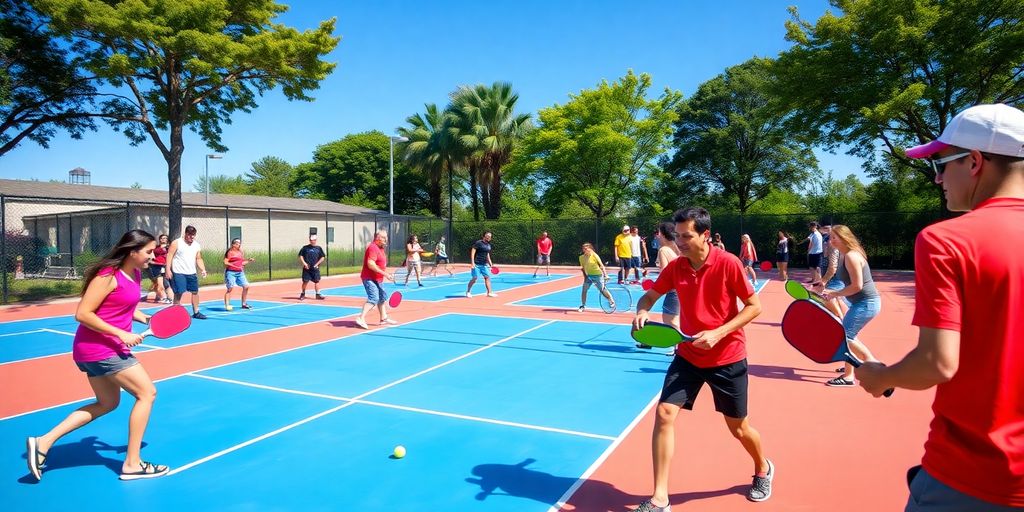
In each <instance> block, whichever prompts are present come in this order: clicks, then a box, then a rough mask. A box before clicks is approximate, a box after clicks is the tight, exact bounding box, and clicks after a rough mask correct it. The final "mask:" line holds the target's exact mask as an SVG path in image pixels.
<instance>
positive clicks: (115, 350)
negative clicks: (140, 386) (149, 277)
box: [71, 267, 142, 363]
mask: <svg viewBox="0 0 1024 512" xmlns="http://www.w3.org/2000/svg"><path fill="white" fill-rule="evenodd" d="M111 273H113V274H114V279H115V280H116V281H117V288H115V289H114V291H112V292H110V294H109V295H107V297H106V298H105V299H103V302H101V303H100V307H99V309H97V310H96V316H98V317H100V319H101V320H103V321H104V322H106V323H108V324H110V325H113V326H114V327H117V328H118V329H123V330H125V331H129V332H131V330H132V316H133V315H134V314H135V308H136V307H137V306H138V305H139V296H140V295H141V291H142V287H141V286H140V285H139V282H140V281H141V280H142V275H141V274H140V273H139V272H138V271H136V272H135V279H129V278H128V276H126V275H125V274H124V272H122V271H121V270H120V269H118V268H113V267H111V268H107V269H103V270H101V271H100V272H99V274H98V275H97V276H96V277H102V276H109V275H110V274H111ZM130 353H131V349H129V348H128V347H126V346H125V345H124V343H122V342H121V338H118V337H117V336H114V335H113V334H103V333H100V332H96V331H94V330H92V329H90V328H88V327H86V326H85V325H79V326H78V331H76V332H75V341H74V346H73V348H72V350H71V355H72V357H73V358H74V360H75V361H77V362H80V363H88V362H93V361H102V360H104V359H108V358H110V357H113V356H115V355H128V354H130Z"/></svg>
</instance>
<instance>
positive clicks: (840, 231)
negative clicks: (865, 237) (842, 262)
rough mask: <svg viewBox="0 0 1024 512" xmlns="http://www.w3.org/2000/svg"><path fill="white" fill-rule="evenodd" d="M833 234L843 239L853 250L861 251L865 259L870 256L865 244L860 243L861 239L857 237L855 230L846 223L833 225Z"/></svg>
mask: <svg viewBox="0 0 1024 512" xmlns="http://www.w3.org/2000/svg"><path fill="white" fill-rule="evenodd" d="M831 236H834V237H836V238H838V239H840V240H842V241H843V243H844V244H846V247H848V248H849V249H850V250H851V251H857V252H859V253H860V254H861V256H864V258H865V259H866V258H867V257H868V253H867V252H865V251H864V246H862V245H861V244H860V240H858V239H857V237H856V236H855V235H854V234H853V231H850V228H848V227H846V225H844V224H835V225H833V226H832V235H831Z"/></svg>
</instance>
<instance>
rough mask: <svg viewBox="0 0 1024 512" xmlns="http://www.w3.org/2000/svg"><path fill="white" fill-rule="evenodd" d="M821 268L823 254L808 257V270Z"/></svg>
mask: <svg viewBox="0 0 1024 512" xmlns="http://www.w3.org/2000/svg"><path fill="white" fill-rule="evenodd" d="M820 266H821V253H820V252H819V253H818V254H808V255H807V268H818V267H820Z"/></svg>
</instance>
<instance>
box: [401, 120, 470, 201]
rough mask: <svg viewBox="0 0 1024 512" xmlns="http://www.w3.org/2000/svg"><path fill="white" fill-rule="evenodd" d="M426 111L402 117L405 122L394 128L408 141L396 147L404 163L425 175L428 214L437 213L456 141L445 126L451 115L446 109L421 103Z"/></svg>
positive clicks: (451, 165) (452, 164) (452, 160)
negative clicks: (443, 183)
mask: <svg viewBox="0 0 1024 512" xmlns="http://www.w3.org/2000/svg"><path fill="white" fill-rule="evenodd" d="M425 107H426V112H425V113H423V114H414V115H411V116H409V117H408V118H406V120H405V122H406V123H407V124H408V126H405V127H401V128H399V129H398V133H399V134H400V135H402V136H403V137H406V138H407V139H409V140H408V142H404V143H402V144H401V145H400V146H399V147H400V151H401V152H402V154H403V155H404V157H403V158H404V160H405V162H406V164H408V165H409V166H410V167H413V168H416V169H418V170H419V172H420V174H422V175H424V176H426V177H427V196H428V199H429V209H430V213H431V214H432V215H437V216H440V215H441V188H442V183H441V180H442V178H449V183H451V182H452V180H451V178H452V176H451V173H452V172H453V170H454V169H453V168H454V167H455V158H456V157H455V151H457V148H456V147H455V144H456V141H455V140H454V139H453V138H452V137H451V136H450V133H449V127H450V124H451V122H452V121H453V120H454V117H453V116H452V115H451V113H450V112H448V111H446V110H441V109H439V108H437V105H436V104H433V103H430V104H427V105H425Z"/></svg>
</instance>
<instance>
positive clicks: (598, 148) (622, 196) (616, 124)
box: [515, 71, 682, 218]
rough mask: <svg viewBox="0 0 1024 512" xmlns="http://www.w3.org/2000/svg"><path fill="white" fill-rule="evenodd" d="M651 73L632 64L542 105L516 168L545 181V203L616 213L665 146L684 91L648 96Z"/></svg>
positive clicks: (541, 183)
mask: <svg viewBox="0 0 1024 512" xmlns="http://www.w3.org/2000/svg"><path fill="white" fill-rule="evenodd" d="M650 87H651V77H650V75H647V74H646V73H645V74H640V75H636V74H634V73H633V72H632V71H630V72H628V73H627V74H626V76H624V77H622V78H620V79H619V80H617V81H615V82H612V83H609V82H607V81H603V82H601V84H600V85H598V87H597V88H596V89H587V90H583V91H581V92H580V93H579V94H574V95H571V96H570V99H569V101H568V102H567V103H566V104H565V105H555V106H552V107H549V108H545V109H541V111H540V113H539V116H538V117H539V119H540V123H539V126H538V128H537V129H536V130H533V131H532V132H530V133H529V134H528V135H527V136H526V137H525V139H524V141H523V147H522V151H521V152H520V153H518V154H517V160H518V161H517V163H516V165H515V172H516V174H517V175H522V176H530V177H532V178H533V179H534V180H536V181H537V183H538V184H539V186H540V189H541V190H542V194H543V202H544V203H545V204H549V205H555V208H558V207H559V205H564V204H565V203H566V202H569V201H577V202H579V203H581V204H583V205H584V206H586V207H587V208H588V209H589V210H590V211H591V212H592V213H593V214H594V215H595V216H597V217H598V218H604V217H605V216H608V215H611V214H613V213H615V211H616V209H617V208H619V207H620V205H621V204H623V203H624V202H625V201H626V200H627V198H628V197H630V196H631V195H632V194H633V193H634V192H637V190H636V189H637V187H636V185H637V184H638V183H639V180H640V179H641V178H642V177H643V176H644V175H645V174H646V173H648V172H651V171H652V170H654V165H653V162H654V160H655V159H656V158H657V157H658V155H660V154H661V153H663V152H664V151H665V150H666V149H667V147H668V140H669V136H670V135H671V134H672V122H673V121H675V120H676V112H675V108H676V106H677V105H678V103H679V102H680V100H681V99H682V95H681V94H680V93H679V92H676V91H672V90H669V89H665V90H664V91H663V92H662V94H661V95H660V96H659V97H658V98H656V99H648V98H647V92H648V89H650Z"/></svg>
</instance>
